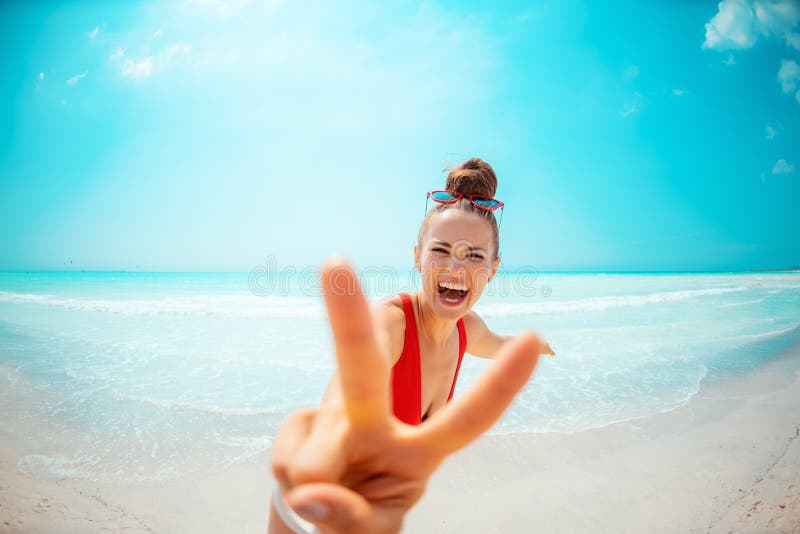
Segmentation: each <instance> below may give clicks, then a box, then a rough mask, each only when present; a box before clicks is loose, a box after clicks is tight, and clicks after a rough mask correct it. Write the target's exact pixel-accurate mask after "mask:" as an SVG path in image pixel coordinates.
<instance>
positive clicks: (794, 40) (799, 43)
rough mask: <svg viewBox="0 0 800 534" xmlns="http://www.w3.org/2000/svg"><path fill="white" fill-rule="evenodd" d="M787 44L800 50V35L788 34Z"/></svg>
mask: <svg viewBox="0 0 800 534" xmlns="http://www.w3.org/2000/svg"><path fill="white" fill-rule="evenodd" d="M786 43H787V44H788V45H789V46H791V47H792V48H794V49H795V50H800V33H787V34H786Z"/></svg>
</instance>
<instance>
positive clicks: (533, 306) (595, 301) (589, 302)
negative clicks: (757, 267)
mask: <svg viewBox="0 0 800 534" xmlns="http://www.w3.org/2000/svg"><path fill="white" fill-rule="evenodd" d="M748 289H749V288H747V287H743V286H738V287H718V288H708V289H687V290H681V291H661V292H657V293H647V294H644V295H612V296H607V297H589V298H585V299H576V300H560V301H554V302H518V303H493V304H486V305H477V306H476V310H477V311H478V312H480V314H481V315H485V316H487V317H489V316H506V315H519V314H544V313H548V314H549V313H568V312H583V311H590V312H591V311H604V310H608V309H611V308H628V307H635V306H645V305H647V304H662V303H666V302H680V301H684V300H691V299H694V298H698V297H705V296H710V295H724V294H726V293H736V292H739V291H747V290H748Z"/></svg>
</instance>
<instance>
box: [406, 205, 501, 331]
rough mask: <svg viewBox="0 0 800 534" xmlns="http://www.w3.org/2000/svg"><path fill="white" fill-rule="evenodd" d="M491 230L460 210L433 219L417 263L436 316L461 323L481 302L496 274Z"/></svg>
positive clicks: (418, 248)
mask: <svg viewBox="0 0 800 534" xmlns="http://www.w3.org/2000/svg"><path fill="white" fill-rule="evenodd" d="M494 245H495V244H494V239H493V237H492V230H491V227H490V225H489V222H487V221H486V220H485V219H483V218H482V217H480V216H479V215H477V214H475V213H470V212H468V211H464V210H461V209H448V210H444V211H442V212H441V213H438V214H436V215H434V216H433V217H432V218H431V219H430V220H429V221H428V228H427V232H426V233H425V235H423V236H422V242H421V243H420V244H418V245H415V246H414V260H415V262H416V265H417V269H418V270H419V271H420V272H421V273H422V293H423V295H424V298H426V299H427V302H428V303H429V305H430V306H431V307H432V308H433V310H434V311H435V312H436V314H437V315H440V316H441V317H443V318H449V319H458V318H460V317H463V316H464V315H466V313H467V312H468V311H469V310H470V308H472V306H473V304H475V303H476V302H477V301H478V298H480V296H481V293H483V289H484V288H485V287H486V284H487V283H488V282H489V280H491V279H492V277H494V275H495V273H496V272H497V266H498V264H499V263H500V259H499V258H495V257H494Z"/></svg>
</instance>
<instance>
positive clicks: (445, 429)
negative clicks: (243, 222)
mask: <svg viewBox="0 0 800 534" xmlns="http://www.w3.org/2000/svg"><path fill="white" fill-rule="evenodd" d="M338 277H343V280H340V281H344V282H346V284H334V283H333V281H334V280H335V279H337V278H338ZM322 287H323V290H324V293H325V302H326V304H327V307H328V316H329V320H330V323H331V327H332V330H333V338H334V345H335V347H336V358H337V361H338V379H339V380H338V384H339V387H340V389H339V393H340V395H339V396H338V398H336V397H334V398H332V399H328V400H329V401H330V402H327V401H326V403H324V404H323V405H322V406H321V407H319V408H315V409H311V410H304V411H301V412H298V413H296V414H294V415H292V416H291V417H290V418H289V419H288V420H287V421H286V423H285V424H284V426H283V427H282V428H281V430H280V432H279V433H278V436H277V438H276V440H275V444H274V447H273V450H272V469H273V472H274V474H275V478H276V479H277V481H278V482H279V484H280V486H281V489H282V491H283V493H284V495H285V501H286V503H287V504H288V506H291V507H292V508H293V509H294V510H295V511H296V512H297V513H298V514H299V515H300V516H302V517H303V518H304V519H306V520H307V521H310V522H311V523H313V524H314V525H315V526H316V527H317V528H319V529H320V530H321V531H322V532H324V533H326V534H333V533H349V532H361V533H365V534H370V533H390V532H398V531H399V530H400V528H401V526H402V523H403V519H404V517H405V515H406V513H407V512H408V511H409V509H411V507H412V506H413V505H414V504H415V503H416V502H417V501H418V500H419V498H420V497H421V496H422V493H423V492H424V490H425V486H426V484H427V482H428V478H429V477H430V476H431V474H433V472H434V471H435V470H436V469H437V468H438V466H439V465H440V464H441V462H442V461H443V460H444V459H445V458H446V457H447V456H449V455H450V454H452V453H454V452H455V451H457V450H459V449H461V448H463V447H465V446H466V445H468V444H469V443H470V442H471V441H473V440H474V439H475V438H477V437H478V436H480V435H481V434H482V433H483V432H485V431H486V430H488V429H489V428H490V427H491V426H492V424H493V423H494V422H495V421H496V420H497V419H498V418H499V417H500V415H501V414H502V413H503V412H504V411H505V409H506V408H507V407H508V406H509V404H511V401H512V400H513V398H514V397H515V396H516V394H517V393H518V392H519V391H520V390H521V389H522V387H523V386H524V385H525V384H526V383H527V381H528V378H529V377H530V375H531V373H532V372H533V369H534V368H535V367H536V363H537V358H536V357H533V358H531V357H530V356H531V354H539V353H540V352H541V350H540V349H541V344H542V342H541V341H540V340H539V339H538V338H537V337H536V336H535V335H533V334H531V333H525V334H522V335H520V336H517V337H516V338H515V339H514V340H512V341H510V342H509V343H508V344H506V345H505V346H504V347H503V348H502V349H501V350H500V351H499V353H498V354H497V357H496V358H495V359H496V361H495V362H494V363H493V364H492V365H491V366H490V367H489V369H487V370H486V372H485V373H484V374H483V376H481V378H480V379H479V380H478V382H477V383H476V384H475V385H474V386H473V387H472V388H471V389H470V390H469V391H467V392H465V393H464V394H463V395H460V396H459V397H458V398H457V399H455V400H454V401H453V402H452V403H451V404H450V405H449V406H448V407H447V409H445V410H442V411H441V412H439V413H437V414H436V415H434V416H433V417H431V419H430V420H429V421H426V422H425V424H423V425H420V426H410V425H406V424H404V423H402V422H400V421H398V420H397V419H395V418H394V417H393V416H392V413H391V400H390V395H389V369H390V365H389V364H390V361H389V359H388V358H387V357H386V354H385V345H383V346H382V344H381V343H380V341H379V337H380V336H379V335H376V329H375V328H374V326H373V322H372V317H371V316H370V313H369V309H368V305H367V302H366V300H365V299H364V297H363V295H362V293H361V288H360V287H359V285H358V281H357V279H356V275H355V273H354V272H353V270H352V268H351V267H350V266H348V265H347V264H345V263H342V262H329V263H327V264H326V265H325V267H324V268H323V271H322ZM336 287H347V288H352V289H351V290H349V291H344V292H342V291H336V290H335V288H336ZM271 516H272V517H271V522H270V526H269V532H270V533H283V532H286V525H284V524H283V522H282V521H280V519H279V518H277V516H276V515H275V514H271Z"/></svg>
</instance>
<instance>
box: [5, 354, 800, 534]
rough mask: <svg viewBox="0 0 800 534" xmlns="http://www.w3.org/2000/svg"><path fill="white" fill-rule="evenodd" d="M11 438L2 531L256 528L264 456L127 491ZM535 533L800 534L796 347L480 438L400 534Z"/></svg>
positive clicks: (440, 478)
mask: <svg viewBox="0 0 800 534" xmlns="http://www.w3.org/2000/svg"><path fill="white" fill-rule="evenodd" d="M534 380H535V379H534ZM15 443H17V444H19V436H18V435H17V436H11V435H8V434H7V433H3V432H0V532H49V531H52V530H53V528H54V527H55V526H56V525H57V526H58V529H59V532H67V533H71V532H75V533H78V532H100V531H103V530H109V529H111V530H125V532H147V533H153V532H183V531H193V532H201V533H202V532H220V531H223V532H224V531H231V532H245V533H248V532H259V533H263V532H264V531H265V528H266V524H267V515H268V502H269V501H268V499H269V498H270V492H271V487H272V478H271V475H270V473H269V470H268V467H267V466H268V459H269V452H265V453H262V454H257V455H255V456H253V457H251V458H250V459H249V460H247V461H244V462H240V463H238V464H236V465H234V466H233V467H231V468H229V469H227V470H225V471H223V472H220V473H216V474H213V475H197V476H191V477H185V478H182V479H178V480H174V481H169V482H160V483H149V484H139V485H133V484H125V483H122V482H118V483H117V482H114V483H107V482H102V483H98V482H92V481H89V480H79V479H70V478H60V479H40V478H35V477H32V476H29V475H27V474H25V473H23V472H20V471H19V470H18V469H17V462H18V461H19V458H20V457H21V456H22V454H20V451H18V450H16V449H15V448H13V447H14V445H13V444H15ZM534 529H539V530H544V531H547V532H576V531H594V532H611V531H613V532H641V531H654V532H673V531H680V532H720V533H723V532H765V531H774V532H800V344H796V345H794V346H793V347H791V348H790V349H788V350H786V351H783V352H782V353H781V354H780V355H778V356H775V357H774V358H772V359H770V360H769V361H768V362H767V363H765V364H763V365H761V366H760V367H758V368H757V369H756V370H754V371H752V372H751V373H750V374H748V375H743V376H736V377H726V378H720V379H713V380H711V381H709V383H707V384H706V383H704V384H703V387H702V388H701V390H700V392H699V393H698V394H696V395H695V396H694V397H693V398H692V399H691V400H690V401H689V402H688V403H687V404H685V405H682V406H680V407H678V408H676V409H674V410H671V411H668V412H662V413H657V414H653V415H650V416H647V417H644V418H639V419H635V420H629V421H624V422H619V423H614V424H611V425H608V426H603V427H599V428H594V429H591V430H585V431H582V432H577V433H573V434H560V433H537V434H525V433H516V434H502V435H487V436H484V437H482V438H481V439H480V440H478V441H477V442H476V443H474V444H473V445H471V446H470V447H468V448H467V449H465V450H463V451H461V452H460V453H458V454H456V455H454V456H453V457H451V458H450V459H448V460H447V461H446V462H445V464H444V465H443V466H442V468H441V469H440V470H439V471H438V472H437V473H436V474H435V475H434V477H433V478H432V479H431V482H430V484H429V486H428V489H427V491H426V493H425V496H424V497H423V498H422V500H421V501H420V502H419V503H418V504H417V506H416V507H415V508H414V509H413V510H412V511H411V513H410V514H409V515H408V516H407V518H406V524H405V528H404V532H425V533H437V532H440V533H452V532H459V533H462V532H463V533H467V534H469V533H476V534H477V533H484V532H494V531H499V532H503V531H509V532H515V531H520V530H534ZM792 529H794V530H792Z"/></svg>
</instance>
